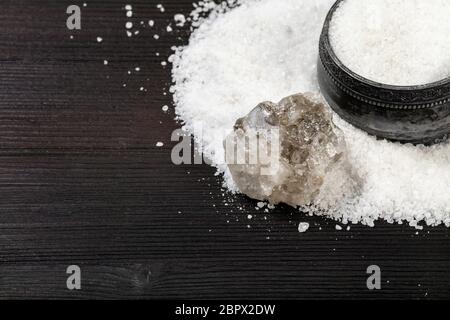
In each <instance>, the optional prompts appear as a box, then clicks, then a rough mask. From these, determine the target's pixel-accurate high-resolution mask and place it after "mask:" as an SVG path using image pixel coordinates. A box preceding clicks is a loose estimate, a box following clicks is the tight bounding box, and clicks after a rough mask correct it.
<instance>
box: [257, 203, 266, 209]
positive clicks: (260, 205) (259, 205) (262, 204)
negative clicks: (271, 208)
mask: <svg viewBox="0 0 450 320" xmlns="http://www.w3.org/2000/svg"><path fill="white" fill-rule="evenodd" d="M256 205H257V206H258V208H260V209H262V208H264V207H265V206H266V204H265V203H264V202H258V203H257V204H256Z"/></svg>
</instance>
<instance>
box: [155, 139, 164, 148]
mask: <svg viewBox="0 0 450 320" xmlns="http://www.w3.org/2000/svg"><path fill="white" fill-rule="evenodd" d="M156 146H157V147H158V148H161V147H163V146H164V143H162V142H161V141H159V142H157V143H156Z"/></svg>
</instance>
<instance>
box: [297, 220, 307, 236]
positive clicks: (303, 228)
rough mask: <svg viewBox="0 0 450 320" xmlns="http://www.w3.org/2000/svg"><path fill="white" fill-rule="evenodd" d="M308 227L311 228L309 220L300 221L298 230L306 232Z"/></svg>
mask: <svg viewBox="0 0 450 320" xmlns="http://www.w3.org/2000/svg"><path fill="white" fill-rule="evenodd" d="M308 229H309V223H308V222H300V223H299V224H298V232H300V233H304V232H306V231H308Z"/></svg>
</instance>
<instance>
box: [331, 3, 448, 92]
mask: <svg viewBox="0 0 450 320" xmlns="http://www.w3.org/2000/svg"><path fill="white" fill-rule="evenodd" d="M449 16H450V2H449V1H447V0H370V1H361V0H345V1H344V2H343V3H341V4H340V6H339V8H338V9H337V11H336V12H335V14H334V15H333V19H332V22H331V25H330V41H331V44H332V46H333V49H334V51H335V53H336V55H337V56H338V58H339V59H340V60H341V61H342V62H343V63H344V64H345V65H346V66H347V67H349V69H350V70H352V71H354V72H356V73H358V74H359V75H361V76H363V77H365V78H368V79H371V80H374V81H377V82H381V83H386V84H392V85H419V84H426V83H430V82H434V81H438V80H441V79H444V78H446V77H449V76H450V59H449V58H448V53H449V52H450V38H449V36H448V35H449V34H450V19H448V17H449Z"/></svg>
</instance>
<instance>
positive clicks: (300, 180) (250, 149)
mask: <svg viewBox="0 0 450 320" xmlns="http://www.w3.org/2000/svg"><path fill="white" fill-rule="evenodd" d="M224 146H225V151H226V161H227V164H228V166H229V169H230V171H231V174H232V176H233V179H234V181H235V183H236V184H237V186H238V188H239V190H240V191H241V192H243V193H245V194H246V195H248V196H250V197H251V198H255V199H258V200H267V201H269V202H271V203H273V204H277V203H287V204H289V205H292V206H315V207H316V208H318V209H324V210H327V209H329V208H331V207H333V206H336V205H337V204H338V203H339V202H340V201H341V200H342V199H344V198H345V197H346V196H347V195H351V194H354V193H355V191H356V188H357V187H358V184H359V182H358V181H359V179H358V178H357V177H356V176H355V174H354V173H353V170H352V168H351V166H350V163H349V161H348V158H347V153H346V143H345V140H344V137H343V133H342V132H341V130H340V129H339V128H337V127H336V126H335V125H334V124H333V122H332V115H331V113H330V111H329V110H328V108H327V107H326V106H325V105H324V104H323V103H322V102H321V101H320V100H319V98H317V97H315V96H314V95H312V94H305V95H303V94H297V95H293V96H290V97H287V98H285V99H283V100H281V101H280V102H279V103H278V104H275V103H272V102H264V103H261V104H259V105H258V106H257V107H256V108H255V109H253V110H252V111H251V112H250V113H249V114H248V115H247V116H246V117H244V118H241V119H239V120H238V121H237V122H236V125H235V127H234V131H233V133H232V134H231V135H230V136H228V137H227V139H226V140H225V142H224Z"/></svg>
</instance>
